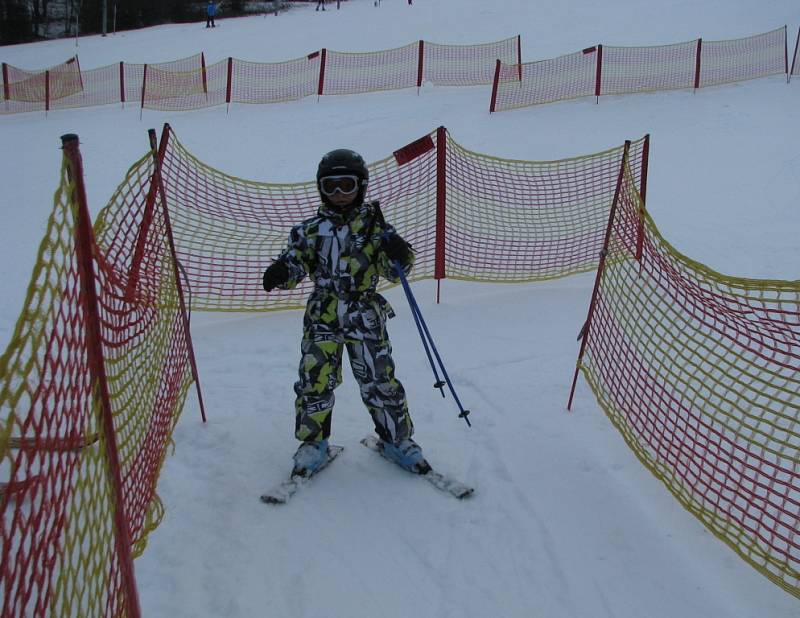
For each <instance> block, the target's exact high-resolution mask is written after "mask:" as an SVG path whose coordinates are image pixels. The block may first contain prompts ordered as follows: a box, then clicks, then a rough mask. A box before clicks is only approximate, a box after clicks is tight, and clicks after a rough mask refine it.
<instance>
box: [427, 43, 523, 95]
mask: <svg viewBox="0 0 800 618" xmlns="http://www.w3.org/2000/svg"><path fill="white" fill-rule="evenodd" d="M520 41H521V39H520V37H519V36H515V37H511V38H508V39H504V40H502V41H496V42H494V43H481V44H478V45H442V44H440V43H429V42H428V41H421V42H420V45H421V46H422V48H423V49H422V51H421V55H422V61H423V63H422V81H426V82H430V83H432V84H435V85H437V86H478V85H483V84H491V83H492V79H494V69H495V64H496V62H497V60H500V61H502V62H505V63H507V64H512V63H515V62H520V60H521V54H522V50H521V42H520Z"/></svg>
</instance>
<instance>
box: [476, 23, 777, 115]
mask: <svg viewBox="0 0 800 618" xmlns="http://www.w3.org/2000/svg"><path fill="white" fill-rule="evenodd" d="M787 70H788V67H787V66H786V28H785V27H783V28H778V29H776V30H773V31H771V32H766V33H764V34H759V35H755V36H751V37H748V38H743V39H735V40H732V41H708V42H707V41H702V40H699V39H698V40H695V41H688V42H686V43H676V44H673V45H661V46H655V47H608V46H605V45H597V46H594V47H590V48H588V49H585V50H583V51H582V52H576V53H574V54H567V55H565V56H560V57H558V58H552V59H550V60H541V61H539V62H530V63H524V64H518V63H512V64H509V63H505V62H499V63H497V66H496V69H495V77H494V87H493V89H492V98H491V102H490V105H489V111H491V112H494V111H505V110H509V109H515V108H518V107H527V106H530V105H541V104H543V103H552V102H554V101H563V100H566V99H573V98H576V97H582V96H590V95H595V96H600V95H604V94H627V93H636V92H648V91H655V90H674V89H679V88H692V87H694V88H700V87H703V86H711V85H715V84H722V83H726V82H734V81H743V80H747V79H753V78H756V77H766V76H768V75H774V74H776V73H783V72H786V71H787Z"/></svg>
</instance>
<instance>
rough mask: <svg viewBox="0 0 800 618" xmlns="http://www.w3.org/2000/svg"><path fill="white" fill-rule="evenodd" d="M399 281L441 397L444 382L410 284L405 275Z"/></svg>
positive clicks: (396, 265)
mask: <svg viewBox="0 0 800 618" xmlns="http://www.w3.org/2000/svg"><path fill="white" fill-rule="evenodd" d="M392 266H393V267H394V269H395V270H397V269H398V267H399V264H398V263H397V262H394V263H393V264H392ZM400 272H401V273H402V272H403V270H402V267H400ZM400 282H401V283H402V285H403V291H404V292H405V294H406V298H407V299H408V304H409V306H410V307H411V315H412V316H413V317H414V324H416V325H417V331H418V332H419V338H420V339H421V340H422V347H424V348H425V354H426V355H427V357H428V363H430V366H431V370H432V371H433V377H434V379H435V380H436V382H434V384H433V388H438V389H439V392H440V393H441V394H442V397H443V398H444V396H445V394H444V388H443V387H444V385H445V384H446V382H445V381H444V380H442V379H441V378H440V377H439V372H438V371H437V370H436V365H435V363H434V362H433V357H432V356H431V349H430V345H429V344H428V339H427V337H425V333H424V331H423V330H422V323H421V318H422V316H421V314H420V313H418V309H417V307H416V303H415V302H412V299H413V298H414V296H413V294H411V286H409V285H408V280H407V279H406V278H405V275H403V276H402V277H401V279H400Z"/></svg>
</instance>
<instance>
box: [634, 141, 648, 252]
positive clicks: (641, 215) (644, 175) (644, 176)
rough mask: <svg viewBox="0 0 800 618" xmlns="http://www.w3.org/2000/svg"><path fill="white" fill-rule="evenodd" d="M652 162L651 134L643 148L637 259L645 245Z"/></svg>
mask: <svg viewBox="0 0 800 618" xmlns="http://www.w3.org/2000/svg"><path fill="white" fill-rule="evenodd" d="M649 162H650V134H649V133H648V134H647V135H645V136H644V147H643V148H642V185H641V188H640V190H639V195H641V196H642V209H641V211H640V212H639V230H638V235H637V236H636V261H637V262H638V261H640V260H641V259H642V247H643V246H644V211H645V210H646V208H647V166H648V164H649Z"/></svg>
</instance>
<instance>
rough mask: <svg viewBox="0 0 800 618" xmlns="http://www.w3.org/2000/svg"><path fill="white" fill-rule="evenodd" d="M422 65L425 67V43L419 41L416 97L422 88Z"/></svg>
mask: <svg viewBox="0 0 800 618" xmlns="http://www.w3.org/2000/svg"><path fill="white" fill-rule="evenodd" d="M424 65H425V41H423V40H422V39H420V41H419V54H418V58H417V95H419V89H420V88H421V87H422V71H423V67H424Z"/></svg>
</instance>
